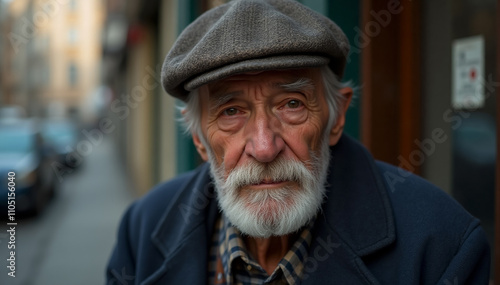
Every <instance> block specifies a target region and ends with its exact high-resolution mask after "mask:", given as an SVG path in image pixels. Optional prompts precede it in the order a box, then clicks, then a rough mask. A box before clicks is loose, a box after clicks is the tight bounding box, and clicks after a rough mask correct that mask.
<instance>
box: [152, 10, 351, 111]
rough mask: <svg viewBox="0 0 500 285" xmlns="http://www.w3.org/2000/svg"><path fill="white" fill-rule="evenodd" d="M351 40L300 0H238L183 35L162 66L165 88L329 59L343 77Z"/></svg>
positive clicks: (183, 90) (180, 94) (172, 90)
mask: <svg viewBox="0 0 500 285" xmlns="http://www.w3.org/2000/svg"><path fill="white" fill-rule="evenodd" d="M348 53H349V42H348V40H347V37H346V36H345V34H344V33H343V32H342V30H341V29H340V28H339V27H338V26H337V25H336V24H335V23H334V22H333V21H332V20H330V19H328V18H327V17H325V16H323V15H321V14H319V13H317V12H315V11H313V10H311V9H309V8H307V7H305V6H304V5H302V4H300V3H298V2H297V1H295V0H233V1H230V2H229V3H227V4H224V5H221V6H218V7H216V8H214V9H211V10H209V11H207V12H205V13H204V14H202V15H201V16H200V17H198V18H197V19H196V20H195V21H194V22H193V23H191V24H190V25H189V26H188V27H186V29H185V30H184V31H183V32H182V33H181V34H180V35H179V37H178V38H177V40H176V42H175V43H174V45H173V47H172V49H171V50H170V52H169V53H168V54H167V56H166V58H165V61H164V62H163V67H162V75H161V77H162V84H163V88H164V89H165V91H166V92H167V93H169V94H170V95H172V96H174V97H177V98H179V99H181V100H184V101H185V100H186V99H187V95H188V94H189V91H192V90H195V89H196V88H198V87H200V86H202V85H204V84H207V83H210V82H213V81H217V80H220V79H223V78H226V77H228V76H231V75H235V74H239V73H245V72H252V71H262V70H277V69H294V68H307V67H320V66H324V65H327V64H328V66H329V67H330V68H331V69H332V71H333V72H334V73H335V74H336V75H337V76H338V77H339V78H342V75H343V73H344V67H345V64H346V58H347V55H348Z"/></svg>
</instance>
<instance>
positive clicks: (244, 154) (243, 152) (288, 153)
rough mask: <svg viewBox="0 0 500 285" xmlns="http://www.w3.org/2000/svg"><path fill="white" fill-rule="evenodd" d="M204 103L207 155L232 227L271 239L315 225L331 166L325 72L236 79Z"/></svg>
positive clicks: (217, 87) (213, 88)
mask: <svg viewBox="0 0 500 285" xmlns="http://www.w3.org/2000/svg"><path fill="white" fill-rule="evenodd" d="M199 96H200V97H201V109H202V116H201V118H202V119H201V126H202V131H203V135H204V137H205V138H206V141H207V143H208V145H209V148H208V149H207V155H208V158H209V160H210V162H211V166H212V175H213V176H214V178H215V182H216V187H217V191H218V195H219V196H218V198H219V204H220V206H221V208H222V210H223V211H224V213H225V214H226V216H227V217H228V218H229V220H230V221H231V222H232V223H233V224H234V225H235V226H237V227H238V228H239V229H240V230H241V231H242V232H244V233H247V234H249V235H252V236H258V237H267V236H269V235H283V234H288V233H290V232H293V231H296V230H298V228H300V227H302V226H303V225H304V224H305V223H306V222H307V221H308V220H310V219H312V218H313V216H314V215H315V214H316V213H317V210H318V209H319V207H320V205H321V201H322V198H323V194H324V187H323V186H324V182H325V179H326V171H327V166H328V160H329V155H328V154H329V149H328V142H329V140H328V134H329V132H325V128H326V126H327V123H328V112H329V111H328V105H327V102H326V99H325V97H324V94H323V83H322V80H321V73H320V71H319V69H302V70H288V71H267V72H261V73H257V74H244V75H236V76H232V77H229V78H227V79H224V80H221V81H218V82H216V83H213V84H209V85H206V86H203V87H202V88H201V89H200V94H199ZM202 155H203V153H202ZM205 158H206V157H205Z"/></svg>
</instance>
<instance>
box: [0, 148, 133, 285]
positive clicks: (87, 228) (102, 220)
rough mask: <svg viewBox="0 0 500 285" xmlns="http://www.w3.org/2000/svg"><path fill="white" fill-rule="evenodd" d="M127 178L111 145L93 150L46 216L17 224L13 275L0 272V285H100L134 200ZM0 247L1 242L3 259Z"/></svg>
mask: <svg viewBox="0 0 500 285" xmlns="http://www.w3.org/2000/svg"><path fill="white" fill-rule="evenodd" d="M127 179H128V177H127V175H125V173H123V167H121V166H120V165H119V159H118V157H117V156H116V151H115V149H114V146H113V143H112V141H111V140H110V139H107V140H105V141H103V142H102V143H101V144H100V145H98V146H96V147H95V148H94V150H93V152H92V154H90V155H89V156H88V157H87V158H86V160H85V162H84V164H83V165H82V168H81V169H78V171H77V173H75V174H71V175H68V176H67V177H65V179H64V181H63V183H62V185H61V186H62V187H61V189H60V191H59V193H58V196H57V197H56V199H55V200H54V201H53V203H52V204H51V205H49V207H48V208H47V211H46V212H45V213H43V215H42V216H40V217H37V218H35V219H33V220H30V221H26V222H25V223H24V224H21V223H20V225H19V230H18V233H17V245H18V246H17V247H18V249H16V250H17V251H18V252H17V253H16V254H17V256H18V262H17V276H16V278H15V279H14V278H10V277H7V276H6V275H7V274H6V272H4V271H5V269H2V270H1V271H0V274H1V276H0V284H7V285H9V284H23V285H55V284H56V285H57V284H65V285H66V284H68V285H79V284H104V283H105V269H106V264H107V261H108V258H109V256H110V253H111V250H112V248H113V245H114V243H115V238H116V231H117V228H118V224H119V220H120V218H121V216H122V215H123V213H124V211H125V209H126V208H127V206H128V205H129V204H130V203H131V202H132V201H133V199H134V198H133V195H132V193H133V191H132V189H130V185H131V184H130V183H129V181H128V180H127ZM0 230H2V232H4V225H2V227H1V228H0ZM4 248H6V243H0V254H1V256H2V259H3V256H5V253H6V249H4ZM0 264H2V265H3V263H0Z"/></svg>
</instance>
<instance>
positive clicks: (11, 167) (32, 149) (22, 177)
mask: <svg viewBox="0 0 500 285" xmlns="http://www.w3.org/2000/svg"><path fill="white" fill-rule="evenodd" d="M53 155H54V154H53V151H51V150H50V149H49V148H48V147H47V146H46V145H45V144H44V143H43V138H42V136H41V134H40V132H39V131H38V128H37V125H36V123H34V122H32V121H30V120H22V121H16V122H9V123H4V122H0V181H2V184H1V185H0V197H1V198H0V203H1V205H2V209H3V210H2V214H1V215H0V217H2V218H6V216H7V207H8V206H9V209H11V210H12V209H13V208H14V207H13V205H15V213H16V214H19V213H31V214H38V213H40V212H41V211H42V210H43V208H44V207H45V205H46V204H47V202H48V201H49V200H50V198H51V197H52V196H53V195H54V192H55V188H56V186H57V183H58V181H57V180H56V176H55V174H54V172H53V170H52V168H51V164H52V163H53V162H54V156H53ZM9 182H10V184H9ZM8 186H9V187H8ZM12 187H14V188H12ZM12 190H14V191H12ZM12 192H14V193H15V194H11V193H12ZM8 197H10V199H9V198H8ZM12 197H15V199H13V198H12ZM12 200H14V201H15V202H12Z"/></svg>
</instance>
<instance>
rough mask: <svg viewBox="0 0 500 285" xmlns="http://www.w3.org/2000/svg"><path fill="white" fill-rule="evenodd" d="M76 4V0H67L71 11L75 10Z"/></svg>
mask: <svg viewBox="0 0 500 285" xmlns="http://www.w3.org/2000/svg"><path fill="white" fill-rule="evenodd" d="M76 8H77V5H76V0H71V1H69V9H70V10H71V11H76Z"/></svg>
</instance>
